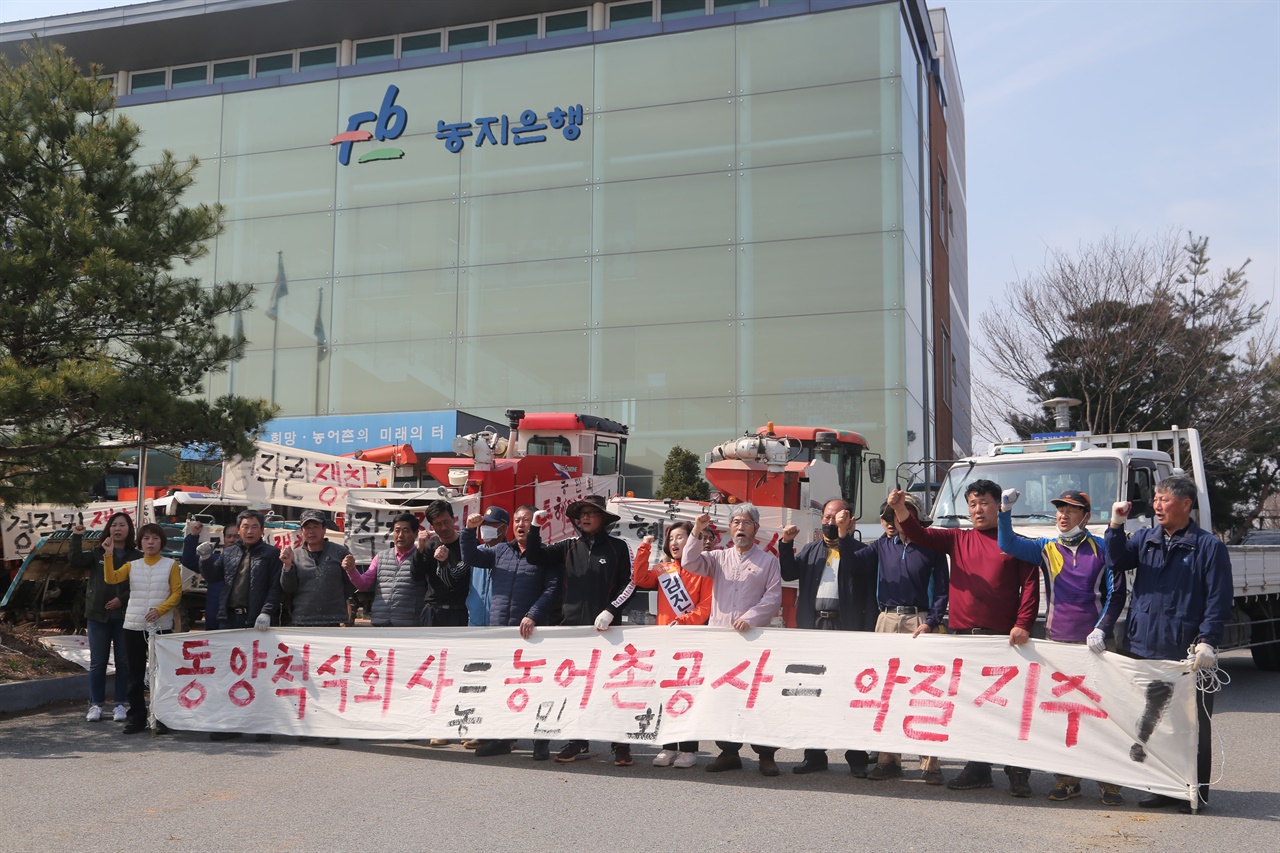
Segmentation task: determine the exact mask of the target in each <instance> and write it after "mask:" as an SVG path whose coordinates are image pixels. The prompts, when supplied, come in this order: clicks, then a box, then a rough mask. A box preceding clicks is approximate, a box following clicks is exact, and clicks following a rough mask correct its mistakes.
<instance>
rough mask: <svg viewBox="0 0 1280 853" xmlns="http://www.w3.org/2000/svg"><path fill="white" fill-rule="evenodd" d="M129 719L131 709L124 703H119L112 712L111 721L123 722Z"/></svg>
mask: <svg viewBox="0 0 1280 853" xmlns="http://www.w3.org/2000/svg"><path fill="white" fill-rule="evenodd" d="M127 719H129V711H128V709H126V708H125V707H124V706H123V705H117V706H116V707H115V710H114V711H112V712H111V722H113V723H123V722H124V721H125V720H127Z"/></svg>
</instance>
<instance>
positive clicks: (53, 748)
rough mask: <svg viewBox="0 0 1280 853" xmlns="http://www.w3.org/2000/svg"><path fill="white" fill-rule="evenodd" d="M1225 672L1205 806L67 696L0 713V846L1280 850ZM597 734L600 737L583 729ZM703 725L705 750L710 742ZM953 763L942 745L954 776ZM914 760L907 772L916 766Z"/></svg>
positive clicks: (1258, 706)
mask: <svg viewBox="0 0 1280 853" xmlns="http://www.w3.org/2000/svg"><path fill="white" fill-rule="evenodd" d="M1224 663H1225V669H1226V670H1227V671H1228V672H1229V674H1230V675H1231V678H1232V683H1231V685H1230V686H1229V687H1228V688H1226V690H1225V691H1224V692H1223V693H1222V694H1220V695H1219V697H1218V700H1217V714H1216V715H1215V731H1216V732H1217V733H1218V735H1219V736H1220V737H1221V739H1222V746H1223V749H1224V750H1225V755H1226V762H1225V768H1224V769H1223V770H1222V771H1221V772H1222V779H1221V782H1220V783H1219V784H1218V785H1217V786H1216V787H1215V788H1214V791H1213V794H1212V796H1211V801H1210V803H1209V806H1208V809H1207V810H1206V811H1205V812H1203V813H1202V814H1200V815H1194V816H1193V815H1182V814H1178V813H1177V812H1176V811H1172V810H1162V811H1156V812H1152V811H1148V810H1144V809H1139V808H1138V807H1137V805H1136V800H1137V794H1136V793H1135V792H1133V791H1126V792H1125V794H1126V799H1127V803H1126V805H1125V806H1123V807H1120V808H1107V807H1104V806H1102V805H1101V804H1100V803H1099V802H1098V800H1097V790H1096V787H1095V786H1094V785H1092V783H1085V796H1084V797H1081V798H1079V799H1075V800H1072V801H1070V802H1067V803H1051V802H1049V801H1047V800H1046V799H1045V797H1044V795H1045V794H1046V793H1047V792H1048V790H1049V789H1050V787H1052V784H1053V780H1052V777H1051V776H1049V775H1048V774H1044V773H1034V774H1033V775H1032V786H1033V788H1034V790H1035V792H1036V796H1035V798H1034V799H1030V800H1014V799H1012V798H1011V797H1010V796H1009V793H1008V784H1007V782H1006V781H1005V780H1004V778H1003V776H1002V774H999V773H997V781H996V787H995V788H994V789H987V790H979V791H967V792H959V791H948V790H946V789H944V788H934V787H928V786H926V785H924V784H923V783H922V782H920V781H919V780H918V779H914V778H913V779H901V780H891V781H887V782H869V781H866V780H862V779H853V778H852V777H850V775H849V772H848V768H847V767H846V766H845V765H844V762H843V761H841V760H840V753H838V752H834V751H833V752H832V753H831V757H832V759H833V761H832V770H831V771H830V772H827V773H819V774H814V775H809V776H803V777H802V776H795V775H793V774H792V773H791V772H790V770H791V767H793V766H794V765H795V764H796V763H798V762H799V760H800V754H799V753H797V752H788V751H783V752H780V753H779V754H778V760H779V762H780V764H781V765H782V770H783V774H782V775H781V776H780V777H778V778H774V779H766V778H763V777H761V776H760V775H759V773H757V772H756V770H755V762H754V761H753V760H751V758H750V752H749V750H744V757H746V758H747V760H746V762H745V763H746V765H747V766H746V768H745V769H744V770H743V771H740V772H736V773H723V774H715V775H712V774H708V773H706V772H704V771H703V769H702V767H701V766H700V767H698V768H695V769H693V770H675V769H673V768H669V767H668V768H658V767H653V766H652V765H651V764H650V759H651V757H652V754H653V750H652V749H647V748H637V749H636V764H635V766H633V767H629V768H615V767H614V766H613V764H612V762H611V761H606V760H605V758H606V757H607V748H605V746H606V745H599V746H600V748H601V751H602V755H601V756H600V758H599V759H598V760H594V761H588V762H578V763H576V764H574V765H571V766H568V767H562V766H557V765H556V764H555V763H554V762H546V763H534V762H533V761H531V760H530V758H529V751H528V744H527V742H522V743H521V744H520V745H519V746H520V748H519V749H518V750H517V751H516V752H515V753H513V754H512V755H509V756H503V757H499V758H490V759H477V758H476V757H475V756H474V755H473V754H471V753H470V752H468V751H465V750H463V749H462V748H461V747H460V746H451V747H444V748H440V747H435V748H433V747H429V746H425V745H418V744H406V743H367V742H366V743H355V742H351V743H344V744H342V745H340V746H320V745H318V744H314V743H311V744H303V743H299V742H297V740H296V739H293V738H280V737H277V738H276V739H275V740H274V741H273V742H271V743H264V744H259V743H253V742H251V741H248V740H245V741H232V742H228V743H211V742H210V741H209V740H208V738H207V736H206V735H203V734H196V733H177V734H173V735H167V736H162V737H157V738H152V737H150V736H148V735H146V734H143V735H135V736H132V737H125V736H123V735H121V734H120V732H119V729H120V726H119V725H118V724H113V723H96V724H89V723H85V722H84V716H83V709H82V708H81V707H79V706H76V707H63V708H55V709H51V710H46V711H44V712H40V713H34V714H29V715H25V716H20V717H14V718H9V719H4V720H0V822H2V824H3V825H2V826H0V850H4V851H10V850H14V851H49V850H71V851H92V850H107V851H112V853H116V851H120V850H129V851H151V850H164V851H185V850H199V851H215V850H246V851H274V850H306V851H315V850H319V851H328V850H353V849H354V850H360V849H374V850H448V851H450V853H453V851H472V850H474V851H495V853H497V851H508V850H510V851H522V853H527V851H543V850H547V851H551V850H564V849H572V850H577V851H582V850H586V851H592V850H609V851H613V850H620V849H627V848H634V849H640V850H654V851H668V850H670V851H685V850H688V851H707V850H715V851H719V850H723V851H776V850H788V851H790V850H814V851H837V850H841V851H843V850H875V851H886V850H939V849H941V850H961V851H963V850H982V851H998V850H1017V851H1020V853H1025V851H1036V850H1052V851H1058V853H1061V851H1073V850H1080V851H1083V850H1105V851H1136V850H1160V851H1165V850H1189V851H1197V853H1198V852H1199V851H1214V850H1230V851H1234V853H1240V852H1241V851H1254V850H1257V851H1275V850H1277V849H1280V675H1277V674H1274V673H1263V672H1259V671H1258V670H1256V669H1255V668H1254V667H1253V664H1252V663H1251V662H1250V660H1249V658H1248V655H1247V653H1232V654H1230V655H1227V656H1225V657H1224ZM593 746H597V745H594V744H593ZM710 747H711V745H710V744H704V752H703V754H702V755H701V756H700V759H701V763H702V765H705V764H706V763H707V762H708V761H709V760H710V756H709V755H708V754H707V751H706V750H707V749H708V748H710ZM959 766H960V764H959V762H946V763H945V764H944V770H945V771H946V773H947V775H948V777H950V776H952V775H954V774H955V773H956V772H957V770H958V768H959ZM916 775H917V774H915V773H910V774H909V776H916Z"/></svg>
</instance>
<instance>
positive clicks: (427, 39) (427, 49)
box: [400, 33, 440, 56]
mask: <svg viewBox="0 0 1280 853" xmlns="http://www.w3.org/2000/svg"><path fill="white" fill-rule="evenodd" d="M439 52H440V33H421V34H419V35H416V36H401V37H400V55H401V56H421V55H423V54H425V53H439Z"/></svg>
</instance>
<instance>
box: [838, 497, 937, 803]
mask: <svg viewBox="0 0 1280 853" xmlns="http://www.w3.org/2000/svg"><path fill="white" fill-rule="evenodd" d="M903 500H904V502H905V503H906V506H907V512H909V513H910V514H911V517H912V519H913V520H915V521H917V522H920V521H921V519H920V505H919V504H918V503H917V502H916V499H915V498H914V497H912V496H911V495H906V496H905V497H904V498H903ZM880 527H881V528H882V529H883V530H884V536H882V537H880V538H879V539H877V540H876V541H875V542H873V543H871V547H869V548H866V549H865V550H862V551H858V552H856V553H854V554H850V555H849V556H848V557H846V558H845V559H842V560H841V561H840V591H841V593H842V598H841V603H842V605H843V601H844V598H843V594H845V593H846V590H851V589H852V590H856V591H857V592H858V593H861V592H862V591H863V590H864V589H866V588H867V587H868V586H870V588H871V590H872V593H871V595H872V597H873V598H874V599H875V601H876V607H877V610H878V613H877V615H876V621H875V631H876V632H877V633H880V634H910V635H911V636H913V637H918V636H920V635H921V634H926V633H929V632H932V631H936V630H937V629H938V626H940V625H941V624H942V619H943V617H944V616H946V613H947V597H948V592H947V590H948V573H947V558H946V557H945V556H943V555H942V554H939V553H938V552H936V551H930V550H928V549H926V548H922V547H920V546H919V545H915V544H912V543H910V542H906V541H904V540H903V538H902V536H901V535H899V533H898V527H897V516H896V515H895V513H894V510H893V509H892V508H891V507H890V506H889V504H888V503H883V504H881V505H880ZM901 775H902V756H901V755H899V754H897V753H894V752H881V753H880V756H879V758H877V759H876V766H875V767H873V768H871V772H869V773H868V774H867V778H868V779H870V780H872V781H881V780H884V779H891V778H893V777H895V776H901ZM920 775H921V778H923V779H924V782H925V784H926V785H941V784H942V783H943V781H944V780H943V778H942V768H941V766H940V765H939V762H938V759H937V758H936V757H934V756H928V755H922V756H920Z"/></svg>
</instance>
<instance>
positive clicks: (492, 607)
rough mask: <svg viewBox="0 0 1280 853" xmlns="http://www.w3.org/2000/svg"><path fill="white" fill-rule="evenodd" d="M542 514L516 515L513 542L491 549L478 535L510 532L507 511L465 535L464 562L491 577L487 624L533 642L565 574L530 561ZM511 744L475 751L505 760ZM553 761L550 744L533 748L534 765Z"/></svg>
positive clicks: (491, 514)
mask: <svg viewBox="0 0 1280 853" xmlns="http://www.w3.org/2000/svg"><path fill="white" fill-rule="evenodd" d="M535 512H537V510H536V509H535V508H533V507H531V506H522V507H520V508H519V509H517V510H516V516H515V523H514V525H513V527H514V533H515V538H514V539H513V540H511V541H506V540H505V539H504V540H501V541H499V542H498V543H496V544H495V545H493V546H491V547H481V546H480V545H479V543H478V542H477V539H476V531H477V530H478V529H481V525H486V524H487V525H490V526H493V525H497V524H501V525H502V527H503V530H504V531H505V529H506V523H505V522H506V515H507V513H506V511H505V510H503V509H502V508H501V507H489V508H488V509H486V510H485V513H484V515H483V516H481V515H479V514H473V515H471V516H469V517H468V518H467V525H466V527H465V528H464V529H463V531H462V536H461V539H462V561H463V563H465V564H466V565H468V566H471V567H472V571H473V576H474V574H475V573H477V570H479V571H483V572H484V574H486V575H488V578H489V588H490V600H489V620H488V624H489V625H492V626H495V627H499V626H505V627H517V626H518V627H519V628H520V636H521V637H523V638H524V639H526V640H527V639H529V638H530V637H531V636H533V629H534V628H536V627H537V626H538V625H545V624H547V622H548V621H549V620H550V618H551V613H552V611H553V610H554V609H555V606H556V597H557V596H558V595H559V593H560V572H559V570H558V568H557V567H556V566H555V565H554V564H550V565H538V564H535V563H531V562H529V560H528V559H527V556H526V550H525V549H526V547H527V543H528V537H529V530H530V529H532V527H533V515H534V513H535ZM514 743H515V742H514V741H511V740H491V741H488V742H487V743H485V744H483V745H482V746H480V747H479V748H478V749H476V755H478V756H481V757H487V756H490V755H505V754H507V753H509V752H511V747H512V746H513V745H514ZM550 756H551V749H550V741H546V740H535V741H534V742H533V760H534V761H546V760H547V759H548V758H549V757H550Z"/></svg>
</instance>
